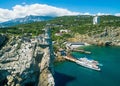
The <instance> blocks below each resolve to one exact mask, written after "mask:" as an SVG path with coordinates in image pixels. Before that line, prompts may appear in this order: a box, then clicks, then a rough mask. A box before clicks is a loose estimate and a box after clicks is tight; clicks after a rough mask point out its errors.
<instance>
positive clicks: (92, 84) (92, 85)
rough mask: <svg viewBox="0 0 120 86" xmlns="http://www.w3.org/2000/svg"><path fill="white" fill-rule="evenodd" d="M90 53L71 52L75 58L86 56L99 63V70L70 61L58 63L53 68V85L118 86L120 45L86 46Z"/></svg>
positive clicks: (119, 85) (119, 81) (119, 83)
mask: <svg viewBox="0 0 120 86" xmlns="http://www.w3.org/2000/svg"><path fill="white" fill-rule="evenodd" d="M82 48H83V49H85V50H87V51H90V52H92V54H90V55H87V54H81V53H78V52H72V53H71V55H72V56H73V57H75V58H82V57H87V58H88V59H94V60H97V61H98V62H99V63H100V68H101V71H95V70H92V69H88V68H85V67H82V66H80V65H78V64H75V63H73V62H70V61H65V62H61V63H58V64H56V65H55V66H54V69H55V74H54V77H55V83H56V85H55V86H120V47H115V46H114V47H113V46H107V47H105V46H87V47H82Z"/></svg>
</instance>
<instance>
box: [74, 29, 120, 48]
mask: <svg viewBox="0 0 120 86" xmlns="http://www.w3.org/2000/svg"><path fill="white" fill-rule="evenodd" d="M91 33H92V32H91ZM75 39H76V41H82V42H87V43H89V44H93V45H100V46H109V45H114V46H120V28H116V29H113V28H112V27H111V28H107V29H105V30H104V31H103V32H101V33H97V32H96V34H94V35H91V36H88V34H87V33H86V34H84V35H81V34H76V35H75V37H74V40H75Z"/></svg>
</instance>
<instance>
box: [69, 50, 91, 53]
mask: <svg viewBox="0 0 120 86" xmlns="http://www.w3.org/2000/svg"><path fill="white" fill-rule="evenodd" d="M71 51H73V52H80V53H85V54H91V52H90V51H85V50H78V49H73V50H71Z"/></svg>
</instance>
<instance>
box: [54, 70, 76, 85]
mask: <svg viewBox="0 0 120 86" xmlns="http://www.w3.org/2000/svg"><path fill="white" fill-rule="evenodd" d="M54 78H55V86H66V85H67V83H69V82H71V81H73V80H75V77H72V76H69V75H65V74H63V73H59V72H55V74H54Z"/></svg>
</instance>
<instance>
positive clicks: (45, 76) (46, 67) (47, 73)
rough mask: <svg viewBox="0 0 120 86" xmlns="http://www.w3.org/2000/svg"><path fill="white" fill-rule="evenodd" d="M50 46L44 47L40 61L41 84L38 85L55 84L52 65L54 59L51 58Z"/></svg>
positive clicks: (52, 85)
mask: <svg viewBox="0 0 120 86" xmlns="http://www.w3.org/2000/svg"><path fill="white" fill-rule="evenodd" d="M50 57H51V56H50V48H49V47H47V48H45V49H44V56H43V58H42V61H41V63H40V72H41V73H40V77H39V81H40V82H39V85H38V86H54V85H55V82H54V78H53V73H54V72H53V71H52V70H53V65H51V64H52V63H51V62H52V61H51V58H50Z"/></svg>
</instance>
